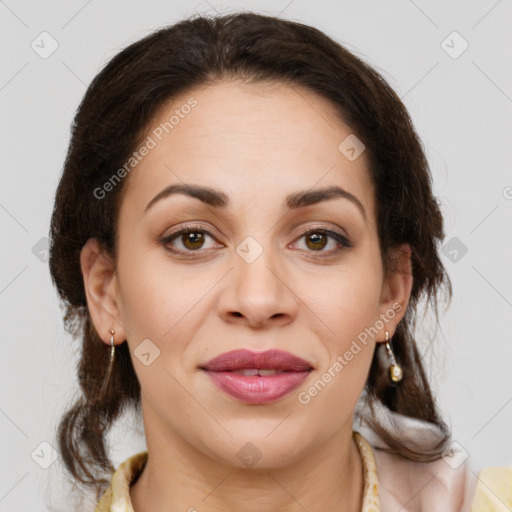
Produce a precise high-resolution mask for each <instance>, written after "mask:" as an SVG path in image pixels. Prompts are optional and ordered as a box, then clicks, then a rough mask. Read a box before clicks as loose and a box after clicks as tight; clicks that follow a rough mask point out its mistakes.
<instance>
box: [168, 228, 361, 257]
mask: <svg viewBox="0 0 512 512" xmlns="http://www.w3.org/2000/svg"><path fill="white" fill-rule="evenodd" d="M190 233H202V234H206V235H208V236H210V237H211V238H212V239H214V240H215V237H214V236H213V235H212V234H211V233H210V232H209V231H207V230H205V229H203V228H202V227H201V226H198V225H187V226H185V227H184V228H182V229H180V230H179V231H176V232H174V233H171V234H170V235H168V236H165V237H162V238H161V239H160V244H161V245H163V246H165V247H166V249H167V250H169V251H171V252H173V253H175V254H179V255H182V256H184V257H186V258H197V257H198V256H194V255H193V253H199V252H201V251H202V250H203V251H204V250H208V249H197V250H195V251H192V250H187V251H182V250H176V249H171V248H168V247H167V246H168V245H169V243H170V242H172V241H173V240H174V239H176V238H179V237H180V236H181V235H185V234H190ZM313 233H315V234H318V233H319V234H322V235H327V236H328V237H329V238H332V239H333V240H335V241H336V242H338V243H339V244H342V246H343V247H341V248H337V249H333V250H331V251H323V250H320V251H313V250H312V251H307V252H312V253H326V254H325V255H321V256H320V258H325V257H329V256H333V255H334V254H337V253H339V252H341V251H343V250H345V249H349V248H351V247H352V243H351V242H350V240H349V239H348V238H347V237H345V236H344V235H342V234H340V233H338V232H336V231H331V230H329V229H326V228H321V227H318V228H316V227H314V228H310V229H308V230H307V231H304V232H303V233H301V234H300V235H299V237H298V238H297V239H296V240H300V239H301V238H303V237H305V236H307V235H311V234H313ZM187 253H189V254H187Z"/></svg>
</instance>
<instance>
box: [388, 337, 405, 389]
mask: <svg viewBox="0 0 512 512" xmlns="http://www.w3.org/2000/svg"><path fill="white" fill-rule="evenodd" d="M388 338H389V333H388V331H386V350H387V352H388V357H389V361H390V365H389V378H390V379H391V380H392V381H393V382H400V381H401V380H402V378H403V376H404V372H403V370H402V368H400V366H398V364H397V362H396V359H395V354H393V351H392V350H391V346H390V344H389V340H388Z"/></svg>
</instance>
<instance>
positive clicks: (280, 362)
mask: <svg viewBox="0 0 512 512" xmlns="http://www.w3.org/2000/svg"><path fill="white" fill-rule="evenodd" d="M201 368H202V369H204V370H208V371H211V372H232V371H239V370H250V369H257V370H277V371H288V372H303V371H308V370H311V369H313V367H312V366H311V365H310V364H309V363H308V362H307V361H305V360H304V359H301V358H300V357H297V356H294V355H293V354H290V353H289V352H283V351H282V350H267V351H266V352H251V351H250V350H232V351H231V352H226V353H224V354H221V355H220V356H218V357H216V358H214V359H212V360H211V361H208V362H207V363H206V364H205V365H203V366H202V367H201ZM260 375H261V374H260Z"/></svg>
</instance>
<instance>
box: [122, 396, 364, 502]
mask: <svg viewBox="0 0 512 512" xmlns="http://www.w3.org/2000/svg"><path fill="white" fill-rule="evenodd" d="M143 407H144V406H143ZM145 409H149V408H148V407H147V406H146V407H145ZM146 412H147V414H144V419H145V425H146V440H147V445H148V454H149V456H148V461H147V464H146V467H145V468H144V471H143V472H142V474H141V476H140V477H139V479H138V480H137V482H136V483H135V484H133V485H132V487H131V488H130V496H131V500H132V503H133V508H134V510H135V511H136V512H149V511H151V512H164V511H166V512H167V511H169V510H183V511H189V512H198V511H201V512H203V511H208V512H217V511H219V512H220V511H223V512H225V511H228V510H237V511H243V512H260V511H261V510H265V511H268V512H278V511H279V512H304V510H308V511H310V512H313V511H317V510H331V511H344V512H347V511H350V512H359V511H360V510H361V507H362V495H363V486H364V477H363V467H362V462H361V458H360V455H359V451H358V449H357V446H356V444H355V442H354V440H353V438H352V425H351V424H350V425H346V426H344V428H342V429H340V430H339V431H337V432H335V434H334V435H333V436H331V437H330V438H329V439H326V440H325V441H324V442H323V443H322V444H320V445H315V448H314V449H311V450H309V452H308V453H307V454H305V455H302V456H298V457H295V458H294V460H293V463H289V464H287V465H282V464H280V463H279V461H278V460H274V461H272V462H267V465H266V466H263V465H261V467H260V464H256V465H255V466H254V467H250V468H249V467H247V468H245V467H243V468H240V467H237V466H234V465H230V464H228V463H225V462H222V461H220V460H219V459H218V458H216V457H215V456H214V454H212V455H211V456H209V455H208V454H207V453H205V452H207V449H205V450H199V449H198V448H197V447H195V446H193V445H192V444H190V443H189V442H187V441H186V440H184V439H183V437H182V436H180V435H179V434H178V433H177V432H173V431H170V429H169V425H167V424H165V425H164V424H163V422H162V420H161V418H160V424H159V421H158V419H157V417H151V418H149V417H148V416H150V415H151V416H152V415H153V414H154V413H155V411H154V410H153V411H149V410H147V411H146ZM147 420H150V421H147ZM147 425H151V426H152V429H151V431H149V432H148V429H147ZM164 427H165V428H164Z"/></svg>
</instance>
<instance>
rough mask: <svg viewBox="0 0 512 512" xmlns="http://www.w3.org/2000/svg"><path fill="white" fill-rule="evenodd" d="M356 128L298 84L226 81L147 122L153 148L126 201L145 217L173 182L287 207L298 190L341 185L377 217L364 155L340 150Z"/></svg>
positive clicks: (239, 200)
mask: <svg viewBox="0 0 512 512" xmlns="http://www.w3.org/2000/svg"><path fill="white" fill-rule="evenodd" d="M349 136H352V137H353V134H352V130H351V129H350V127H349V126H347V125H346V124H345V123H344V122H343V121H342V120H341V118H340V116H339V114H338V113H337V112H336V111H335V109H334V107H333V106H332V105H331V103H330V102H329V101H327V100H326V99H324V98H322V97H321V96H319V95H317V94H315V93H313V92H311V91H309V90H307V89H305V88H302V87H300V86H296V85H288V84H284V83H251V84H249V83H241V82H239V81H234V80H222V81H218V82H215V83H213V84H210V85H208V86H199V87H195V88H192V89H190V90H188V91H186V92H185V93H182V94H180V95H179V96H176V97H175V98H173V99H172V101H169V102H167V103H166V104H165V105H164V106H163V107H162V108H161V109H160V110H159V111H158V113H157V115H156V116H155V117H154V119H153V120H152V121H151V123H150V124H149V126H148V128H147V131H146V134H145V136H144V137H143V140H142V145H147V146H148V147H149V146H151V149H150V150H149V151H146V152H145V153H146V154H145V156H143V157H142V158H140V160H139V161H138V163H137V164H136V166H135V167H134V168H133V170H132V171H131V172H130V175H129V179H128V183H127V184H126V186H127V190H125V192H124V196H125V197H124V200H123V203H124V202H125V201H128V202H129V203H130V205H131V207H132V208H135V209H136V210H137V211H139V210H140V212H142V211H143V210H144V208H145V206H146V205H147V204H148V202H149V201H150V200H151V199H152V198H153V197H154V195H155V194H157V193H158V192H160V190H161V189H162V188H164V187H166V186H168V185H170V184H173V183H194V184H201V185H206V186H210V187H212V188H216V189H219V188H220V189H222V190H223V191H225V193H226V194H227V195H228V196H229V197H230V207H231V208H235V209H236V208H239V207H242V206H243V205H244V204H246V202H247V200H248V199H250V198H262V197H264V198H265V202H266V203H267V204H268V203H279V204H282V205H283V206H284V202H285V199H284V198H285V197H286V196H288V195H289V194H290V193H293V192H295V191H297V190H303V189H313V188H324V187H327V186H331V185H338V186H341V187H343V188H344V189H346V190H348V191H349V192H351V193H352V194H354V195H355V196H356V197H358V198H359V200H360V201H361V202H362V203H363V205H364V207H365V209H366V210H367V212H368V215H373V207H374V205H373V186H372V183H371V180H370V178H369V173H368V170H367V160H366V155H365V153H364V152H363V153H362V154H361V156H359V157H358V158H356V159H355V160H349V159H348V158H347V157H346V156H345V154H344V153H343V152H342V151H340V149H339V146H340V143H342V141H344V140H345V139H347V137H349Z"/></svg>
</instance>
